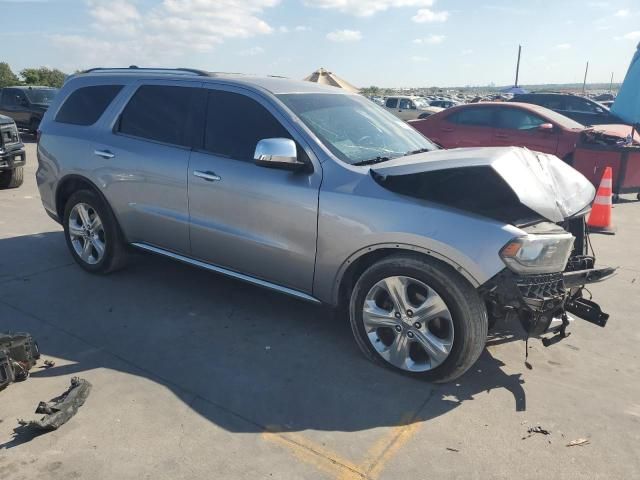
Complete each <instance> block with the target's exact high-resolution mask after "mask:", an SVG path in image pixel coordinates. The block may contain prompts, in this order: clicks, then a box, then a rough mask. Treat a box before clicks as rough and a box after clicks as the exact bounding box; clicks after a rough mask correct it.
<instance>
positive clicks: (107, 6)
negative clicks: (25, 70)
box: [49, 0, 280, 68]
mask: <svg viewBox="0 0 640 480" xmlns="http://www.w3.org/2000/svg"><path fill="white" fill-rule="evenodd" d="M279 2H280V0H224V1H220V0H162V2H161V3H159V4H157V5H155V6H147V7H146V8H144V7H143V6H144V5H145V4H143V3H142V2H137V1H134V0H88V1H86V5H87V8H88V13H89V15H90V16H91V17H92V18H93V19H94V23H93V24H92V25H91V32H90V33H88V34H85V35H61V34H58V35H52V36H50V37H49V38H50V39H51V41H52V42H53V44H54V45H55V46H57V47H58V48H60V49H64V51H65V54H66V57H67V58H68V61H69V63H70V64H71V66H73V67H74V68H75V67H77V66H82V67H85V66H92V65H96V64H100V65H104V64H107V63H109V64H112V65H123V64H124V65H127V64H130V63H134V64H154V65H159V66H160V65H171V64H174V63H175V61H176V60H177V59H179V58H180V57H181V56H182V55H184V54H185V53H188V52H194V51H195V52H210V51H211V50H213V49H214V48H215V47H216V46H217V45H219V44H221V43H223V42H224V41H225V40H227V39H232V38H250V37H254V36H256V35H266V34H269V33H272V32H273V31H274V29H273V28H272V27H271V26H270V25H269V24H268V23H267V22H265V21H264V20H262V18H260V16H261V14H262V13H263V12H264V10H265V9H268V8H272V7H275V6H276V5H277V4H278V3H279ZM96 52H98V54H96Z"/></svg>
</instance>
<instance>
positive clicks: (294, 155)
mask: <svg viewBox="0 0 640 480" xmlns="http://www.w3.org/2000/svg"><path fill="white" fill-rule="evenodd" d="M253 159H254V160H255V162H256V165H260V166H262V167H271V168H284V169H287V170H299V169H300V168H302V167H304V166H305V163H304V162H299V161H298V151H297V148H296V142H294V141H293V140H291V139H290V138H265V139H263V140H260V141H259V142H258V144H257V145H256V150H255V153H254V154H253Z"/></svg>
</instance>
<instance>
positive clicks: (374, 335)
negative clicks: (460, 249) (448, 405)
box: [349, 254, 488, 382]
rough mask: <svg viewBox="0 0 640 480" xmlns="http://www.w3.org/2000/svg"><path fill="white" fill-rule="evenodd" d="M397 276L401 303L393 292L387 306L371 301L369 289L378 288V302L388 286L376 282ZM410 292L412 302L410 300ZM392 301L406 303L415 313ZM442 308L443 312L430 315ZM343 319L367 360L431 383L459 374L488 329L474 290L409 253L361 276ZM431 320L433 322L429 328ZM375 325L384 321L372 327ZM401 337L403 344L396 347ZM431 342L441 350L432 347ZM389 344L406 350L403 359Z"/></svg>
mask: <svg viewBox="0 0 640 480" xmlns="http://www.w3.org/2000/svg"><path fill="white" fill-rule="evenodd" d="M397 279H401V282H400V283H396V284H395V285H402V287H399V289H398V290H402V289H404V290H403V291H404V292H406V298H405V300H404V301H402V300H401V299H398V296H397V295H396V299H395V300H394V298H392V297H391V295H389V297H388V299H387V300H386V302H387V306H384V305H382V304H379V303H378V300H377V299H375V300H372V298H375V297H372V292H375V291H376V289H378V290H382V297H383V300H382V302H384V301H385V300H384V296H385V291H386V292H387V293H388V292H389V289H386V290H385V288H384V287H382V288H381V287H380V285H383V286H384V285H387V282H397ZM389 285H393V283H390V284H389ZM422 287H426V288H424V292H426V293H424V294H421V293H420V289H421V288H422ZM391 290H393V287H392V288H391ZM411 290H413V293H412V292H411ZM412 295H413V297H414V298H416V299H417V300H415V301H414V300H412V299H411V296H412ZM430 299H431V300H430ZM396 300H397V301H396ZM389 301H390V302H391V303H389ZM442 301H443V302H444V304H445V307H444V308H442ZM365 302H366V303H365ZM436 302H439V303H437V305H438V306H437V307H436ZM398 305H409V309H411V308H414V309H415V311H413V312H412V311H410V310H408V309H406V308H402V307H398ZM410 305H413V307H411V306H410ZM445 310H446V312H447V313H446V314H444V313H443V314H441V313H436V312H444V311H445ZM371 312H375V314H373V315H372V313H371ZM429 315H431V316H429ZM438 315H440V316H438ZM365 317H366V320H365ZM380 319H381V322H379V320H380ZM394 319H396V321H397V322H396V323H393V322H394ZM349 320H350V323H351V329H352V331H353V334H354V337H355V340H356V343H357V344H358V347H360V350H361V351H362V352H363V353H364V354H365V356H366V357H367V358H369V359H370V360H372V361H373V362H376V363H378V364H382V365H384V366H386V367H389V368H391V369H393V370H395V371H399V372H402V373H404V374H406V375H410V376H413V377H419V378H422V379H425V380H428V381H433V382H448V381H451V380H454V379H455V378H457V377H459V376H461V375H462V374H463V373H465V372H466V371H467V370H468V369H469V368H470V367H471V366H472V365H473V364H474V363H475V361H476V360H477V359H478V357H479V356H480V354H481V353H482V350H483V349H484V346H485V343H486V339H487V330H488V328H487V322H488V320H487V310H486V307H485V305H484V302H483V301H482V300H481V298H480V296H479V295H478V292H477V291H476V289H475V288H474V287H473V286H472V285H471V284H470V283H469V282H468V281H467V280H466V279H465V278H463V277H462V276H461V275H460V274H458V273H457V272H456V271H455V270H453V269H452V268H451V267H449V266H448V265H446V264H444V263H442V262H440V261H438V260H435V259H431V258H428V257H421V256H417V255H412V254H399V255H393V256H391V257H387V258H384V259H383V260H381V261H379V262H377V263H375V264H374V265H372V266H371V267H369V268H368V269H367V270H366V271H365V272H364V273H363V274H362V275H361V277H360V278H359V279H358V281H357V282H356V285H355V287H354V288H353V291H352V292H351V297H350V302H349ZM415 320H418V321H416V322H415V323H414V321H415ZM421 321H422V323H421ZM432 321H436V323H437V325H436V327H435V329H432V323H430V322H432ZM378 323H381V324H382V323H384V325H382V326H380V327H376V325H378ZM372 325H374V327H373V328H372ZM438 329H440V332H441V333H442V334H441V333H439V332H438ZM449 330H451V331H450V332H448V331H449ZM385 337H386V338H387V339H388V340H386V339H385ZM402 338H405V340H404V347H399V346H398V345H400V344H401V343H402V340H401V339H402ZM428 338H431V340H428ZM425 339H426V340H425ZM434 341H435V342H434ZM432 342H434V343H432ZM423 345H426V346H427V348H424V347H423ZM434 345H437V346H443V347H444V348H442V349H440V350H438V349H437V348H436V349H434V348H433V346H434ZM394 346H396V347H395V348H396V349H397V350H396V351H400V349H401V348H402V349H403V350H404V351H405V352H406V355H405V357H406V359H405V360H404V361H402V362H397V361H396V362H395V363H394V360H397V358H399V357H398V356H399V355H400V354H397V353H395V352H394V351H392V350H393V349H394ZM447 350H448V352H447ZM429 351H430V352H433V356H432V354H431V353H429ZM443 352H446V357H445V353H443ZM398 365H400V366H398Z"/></svg>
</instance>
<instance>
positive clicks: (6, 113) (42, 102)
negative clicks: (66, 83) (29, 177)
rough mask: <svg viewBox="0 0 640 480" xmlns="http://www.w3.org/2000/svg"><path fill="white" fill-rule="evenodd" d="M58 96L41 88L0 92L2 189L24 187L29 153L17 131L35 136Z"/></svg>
mask: <svg viewBox="0 0 640 480" xmlns="http://www.w3.org/2000/svg"><path fill="white" fill-rule="evenodd" d="M57 93H58V89H57V88H50V87H39V86H15V87H5V88H2V89H0V188H16V187H19V186H20V185H22V183H23V181H24V165H25V163H26V154H25V150H24V144H23V143H22V141H21V139H20V135H19V133H18V129H23V130H26V131H28V132H30V133H32V134H35V133H36V131H37V130H38V127H39V126H40V122H41V121H42V117H43V116H44V113H45V112H46V111H47V108H48V107H49V104H50V103H51V102H52V101H53V99H54V98H55V96H56V94H57Z"/></svg>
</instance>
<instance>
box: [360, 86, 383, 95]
mask: <svg viewBox="0 0 640 480" xmlns="http://www.w3.org/2000/svg"><path fill="white" fill-rule="evenodd" d="M360 93H361V94H362V95H366V96H376V95H380V89H379V88H378V87H376V86H374V85H372V86H370V87H366V88H361V89H360Z"/></svg>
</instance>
